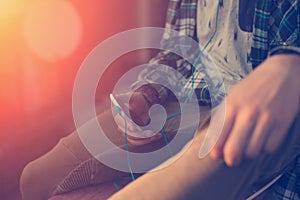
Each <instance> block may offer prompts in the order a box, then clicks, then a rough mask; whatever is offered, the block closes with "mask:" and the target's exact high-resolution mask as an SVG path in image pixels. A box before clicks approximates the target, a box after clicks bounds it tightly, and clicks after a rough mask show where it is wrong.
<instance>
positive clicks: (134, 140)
mask: <svg viewBox="0 0 300 200" xmlns="http://www.w3.org/2000/svg"><path fill="white" fill-rule="evenodd" d="M118 130H119V131H120V133H121V136H122V137H123V138H124V140H127V141H128V142H129V143H130V144H131V145H133V146H142V145H145V144H149V143H151V142H154V141H156V140H159V139H161V138H162V134H161V133H157V134H155V135H153V133H152V131H149V130H147V131H143V132H139V133H132V132H130V133H126V134H125V133H124V132H123V131H121V130H120V129H119V128H118ZM132 135H140V136H143V137H134V136H132Z"/></svg>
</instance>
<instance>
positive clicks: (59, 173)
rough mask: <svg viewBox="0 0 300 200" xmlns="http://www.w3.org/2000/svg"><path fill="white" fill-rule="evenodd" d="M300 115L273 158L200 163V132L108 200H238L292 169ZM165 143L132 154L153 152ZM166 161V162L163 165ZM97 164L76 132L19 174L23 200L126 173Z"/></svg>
mask: <svg viewBox="0 0 300 200" xmlns="http://www.w3.org/2000/svg"><path fill="white" fill-rule="evenodd" d="M98 119H99V122H100V123H101V124H102V125H103V126H105V127H104V129H105V132H108V133H109V134H110V135H109V136H108V137H109V138H110V139H111V140H112V141H113V142H114V143H115V144H117V145H119V146H124V138H122V137H120V134H119V133H118V132H117V131H116V125H115V124H114V122H113V121H112V116H111V114H110V111H109V112H105V113H103V114H101V115H99V117H98ZM299 130H300V115H298V117H297V118H296V120H295V123H294V125H293V127H292V128H291V129H290V133H289V135H288V137H287V138H286V139H285V142H284V143H283V145H282V146H281V148H280V149H279V150H278V151H277V152H276V153H274V154H271V155H261V156H259V157H258V158H257V159H255V160H251V161H244V162H243V164H241V165H240V166H238V167H234V168H228V167H226V165H225V164H224V163H223V162H222V161H215V160H212V159H211V158H210V157H206V158H205V159H202V160H200V159H199V158H198V152H199V149H200V144H201V142H202V140H203V135H204V134H201V133H202V131H200V132H199V133H198V134H197V136H196V138H195V140H194V141H193V143H192V144H191V146H190V147H189V148H188V149H187V150H186V152H185V153H184V154H183V155H182V156H181V157H180V158H179V159H177V160H176V161H174V162H173V163H172V164H171V165H169V166H167V167H165V168H163V169H159V170H156V171H153V172H148V173H146V174H145V175H143V176H142V177H140V178H139V179H137V180H136V181H134V182H132V183H131V184H129V185H128V186H127V187H125V188H124V189H122V190H121V191H120V192H118V193H116V194H115V195H114V196H113V197H112V198H111V199H149V200H152V199H240V198H241V195H242V194H244V193H245V192H246V191H247V190H248V189H249V188H250V187H251V186H252V185H253V184H254V183H256V182H258V181H261V180H268V179H270V178H272V177H274V176H276V175H278V174H280V173H282V172H284V171H285V170H288V168H289V167H290V166H291V163H293V160H294V158H295V157H296V155H297V154H299V152H300V144H299V143H300V142H299V141H300V133H299ZM203 131H205V130H203ZM162 145H164V142H163V141H158V142H155V143H151V144H149V145H146V146H143V147H131V150H133V151H151V150H153V149H156V148H159V147H161V146H162ZM167 162H168V161H167ZM125 174H126V173H124V172H119V171H117V170H114V169H111V168H109V167H107V166H106V165H104V164H102V163H100V162H99V161H97V160H96V159H95V158H94V157H93V156H92V155H91V154H90V153H89V152H88V151H87V150H86V148H85V147H84V146H83V145H82V143H81V141H80V139H79V136H78V134H77V133H76V132H74V133H72V134H70V135H69V136H67V137H65V138H63V139H61V140H60V141H59V143H58V144H57V145H56V146H55V147H54V148H53V149H52V150H51V151H50V152H48V153H47V154H45V155H44V156H42V157H40V158H39V159H37V160H35V161H32V162H30V163H29V164H28V165H27V166H26V167H25V168H24V170H23V173H22V176H21V180H20V182H21V193H22V198H23V200H44V199H47V198H49V197H50V196H53V195H55V194H59V193H63V192H67V191H71V190H74V189H76V188H79V187H82V186H86V185H92V184H97V183H101V182H105V181H108V180H114V179H116V178H118V177H120V176H123V175H125Z"/></svg>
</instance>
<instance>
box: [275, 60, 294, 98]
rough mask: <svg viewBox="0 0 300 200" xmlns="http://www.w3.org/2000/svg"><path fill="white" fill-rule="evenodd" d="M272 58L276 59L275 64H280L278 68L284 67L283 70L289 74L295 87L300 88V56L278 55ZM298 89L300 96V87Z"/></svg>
mask: <svg viewBox="0 0 300 200" xmlns="http://www.w3.org/2000/svg"><path fill="white" fill-rule="evenodd" d="M270 58H271V59H275V62H277V63H278V66H279V67H282V70H286V71H287V72H288V74H289V77H290V79H291V81H292V84H293V85H295V86H300V78H299V74H300V55H297V54H276V55H273V56H271V57H270ZM271 67H272V66H271ZM297 88H298V92H299V96H300V87H297Z"/></svg>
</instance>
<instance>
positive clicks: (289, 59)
mask: <svg viewBox="0 0 300 200" xmlns="http://www.w3.org/2000/svg"><path fill="white" fill-rule="evenodd" d="M299 75H300V56H299V55H290V54H282V55H274V56H271V57H269V58H268V59H266V60H265V61H264V62H263V63H262V64H261V65H260V66H259V67H258V68H257V69H256V70H254V71H253V72H252V73H251V74H250V75H249V76H248V77H246V78H245V79H244V80H243V81H241V82H240V83H238V84H237V85H236V86H235V87H234V88H233V89H232V90H231V92H230V93H229V95H228V96H227V97H226V105H225V106H226V111H227V113H226V117H225V125H224V127H223V130H222V132H221V134H220V137H219V139H218V141H217V144H216V145H215V147H214V149H213V151H212V152H211V155H212V157H214V158H223V159H224V160H225V162H226V163H227V164H228V165H229V166H233V165H237V164H239V163H240V162H241V161H242V159H243V158H244V157H248V158H254V157H256V156H258V155H259V154H261V153H263V152H268V153H270V152H274V151H275V150H276V149H277V148H278V147H279V145H280V144H281V141H282V140H283V138H284V137H285V136H286V134H287V133H288V128H289V127H290V125H291V124H292V122H293V120H294V118H295V116H296V114H297V113H298V112H299V99H300V78H299ZM245 91H247V92H245ZM241 94H242V95H241ZM223 104H224V102H223Z"/></svg>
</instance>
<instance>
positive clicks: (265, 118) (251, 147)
mask: <svg viewBox="0 0 300 200" xmlns="http://www.w3.org/2000/svg"><path fill="white" fill-rule="evenodd" d="M273 126H274V124H273V123H272V122H271V115H270V113H269V112H264V113H262V114H261V116H260V118H259V120H258V121H257V123H256V127H255V129H254V131H253V134H252V137H251V139H250V140H249V143H248V146H247V147H246V151H245V155H246V156H247V157H249V158H255V157H257V156H258V155H259V154H260V153H262V152H264V151H265V149H264V148H265V144H266V142H267V140H268V139H269V136H270V135H271V131H272V130H273V129H274V127H273Z"/></svg>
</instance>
